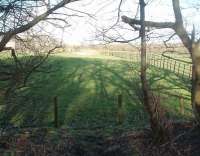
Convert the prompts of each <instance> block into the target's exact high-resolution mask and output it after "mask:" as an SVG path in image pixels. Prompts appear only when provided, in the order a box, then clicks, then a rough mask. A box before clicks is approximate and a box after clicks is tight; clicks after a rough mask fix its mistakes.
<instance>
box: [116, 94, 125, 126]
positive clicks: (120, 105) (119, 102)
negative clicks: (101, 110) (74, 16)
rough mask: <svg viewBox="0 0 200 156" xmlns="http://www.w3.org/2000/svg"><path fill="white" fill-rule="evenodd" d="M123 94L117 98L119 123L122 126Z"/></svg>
mask: <svg viewBox="0 0 200 156" xmlns="http://www.w3.org/2000/svg"><path fill="white" fill-rule="evenodd" d="M122 100H123V99H122V94H119V95H118V96H117V123H118V124H120V125H121V124H122V123H123V120H124V112H123V104H122Z"/></svg>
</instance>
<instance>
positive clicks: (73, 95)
mask: <svg viewBox="0 0 200 156" xmlns="http://www.w3.org/2000/svg"><path fill="white" fill-rule="evenodd" d="M47 65H48V66H49V68H48V69H49V72H48V73H37V74H35V75H33V76H32V78H31V79H30V81H29V88H26V89H24V95H25V97H26V99H25V100H24V99H23V102H21V103H20V102H19V104H18V105H15V108H14V112H12V117H10V119H11V122H13V123H15V124H17V125H21V126H53V119H54V115H53V114H54V113H53V110H54V105H53V98H54V97H55V96H57V97H58V116H59V118H58V120H59V125H60V126H61V127H66V128H69V129H82V130H83V129H90V130H91V129H101V130H102V131H104V132H105V133H108V134H110V133H114V132H115V131H116V130H118V128H120V127H123V130H125V131H128V130H131V129H140V128H144V126H148V125H147V115H146V113H145V112H144V111H143V106H142V104H141V102H140V100H139V99H140V96H139V95H140V90H139V87H140V83H139V75H138V70H139V66H138V64H137V63H135V64H133V63H132V64H130V62H128V61H125V60H121V59H119V58H115V57H107V56H101V55H97V56H84V55H78V56H77V55H67V54H63V53H61V54H56V55H53V56H51V57H50V58H49V60H48V62H47ZM150 69H151V70H149V71H148V73H149V81H150V84H151V86H152V89H154V90H155V92H156V93H158V94H159V93H161V90H165V91H166V90H167V91H169V92H171V93H173V92H175V93H176V92H180V93H182V94H184V95H185V96H189V92H188V90H189V80H184V79H179V78H178V77H177V76H176V75H175V74H173V73H169V71H164V70H163V71H160V69H157V68H155V67H151V68H150ZM119 94H122V96H123V106H122V108H120V109H119V108H118V105H117V96H118V95H119ZM161 102H162V104H163V105H165V106H166V108H167V109H168V110H169V116H170V117H176V118H179V119H181V118H183V117H185V118H187V117H189V116H190V114H184V115H183V114H180V113H179V99H178V98H176V97H172V96H168V95H165V96H163V98H161ZM185 106H186V109H190V106H189V105H188V101H185ZM119 112H120V113H121V114H122V115H121V116H120V118H121V119H122V121H123V122H122V124H119V123H118V122H117V121H118V119H119Z"/></svg>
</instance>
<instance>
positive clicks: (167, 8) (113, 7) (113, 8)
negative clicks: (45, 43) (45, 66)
mask: <svg viewBox="0 0 200 156" xmlns="http://www.w3.org/2000/svg"><path fill="white" fill-rule="evenodd" d="M119 3H120V0H81V1H78V2H74V3H71V4H69V5H67V7H69V8H73V9H74V10H78V11H79V12H76V11H71V10H68V9H60V10H58V12H66V13H68V14H78V15H79V16H83V17H69V19H68V22H69V25H70V26H69V27H67V28H66V29H65V30H61V29H55V27H52V26H50V25H48V26H47V27H46V31H49V32H51V33H52V34H53V36H54V37H56V38H57V39H59V40H62V41H63V42H64V43H67V44H84V43H98V41H99V40H102V38H103V35H102V31H105V30H108V29H109V28H110V27H112V26H113V25H114V24H116V21H117V20H118V7H119ZM180 3H181V8H182V13H183V16H184V22H185V26H186V28H187V30H188V31H189V32H191V30H192V25H193V24H194V25H195V26H196V29H197V30H198V31H199V30H200V10H198V8H199V7H200V2H199V0H190V1H188V0H180ZM137 4H138V3H137V0H124V1H123V3H122V6H121V13H120V16H121V15H127V16H129V17H135V16H136V12H137V6H138V5H137ZM194 4H195V5H194ZM197 4H198V5H197ZM194 6H195V7H197V8H194ZM80 12H84V13H80ZM87 14H89V15H90V16H88V15H87ZM146 20H152V21H172V22H173V21H174V14H173V9H172V5H171V0H149V4H148V5H147V7H146ZM161 34H172V31H171V30H158V31H154V37H155V35H158V36H159V35H161ZM105 35H106V36H109V38H112V39H119V40H123V39H124V38H125V39H131V38H134V37H137V36H138V33H137V32H135V31H133V30H131V27H129V26H128V25H126V24H124V23H122V22H121V18H119V22H118V23H117V25H116V26H115V27H113V29H110V30H109V31H106V33H105ZM119 36H122V37H123V38H121V37H119Z"/></svg>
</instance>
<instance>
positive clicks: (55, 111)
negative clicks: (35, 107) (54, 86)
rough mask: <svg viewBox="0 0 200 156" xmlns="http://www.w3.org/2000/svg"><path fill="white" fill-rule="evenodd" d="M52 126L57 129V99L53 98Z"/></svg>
mask: <svg viewBox="0 0 200 156" xmlns="http://www.w3.org/2000/svg"><path fill="white" fill-rule="evenodd" d="M54 126H55V128H58V98H57V96H55V97H54Z"/></svg>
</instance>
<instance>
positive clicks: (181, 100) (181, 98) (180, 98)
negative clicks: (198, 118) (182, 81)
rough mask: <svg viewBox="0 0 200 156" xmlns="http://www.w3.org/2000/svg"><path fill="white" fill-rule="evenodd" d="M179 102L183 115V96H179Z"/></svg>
mask: <svg viewBox="0 0 200 156" xmlns="http://www.w3.org/2000/svg"><path fill="white" fill-rule="evenodd" d="M179 104H180V113H181V114H182V115H184V113H185V112H184V100H183V96H181V95H180V96H179Z"/></svg>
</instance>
